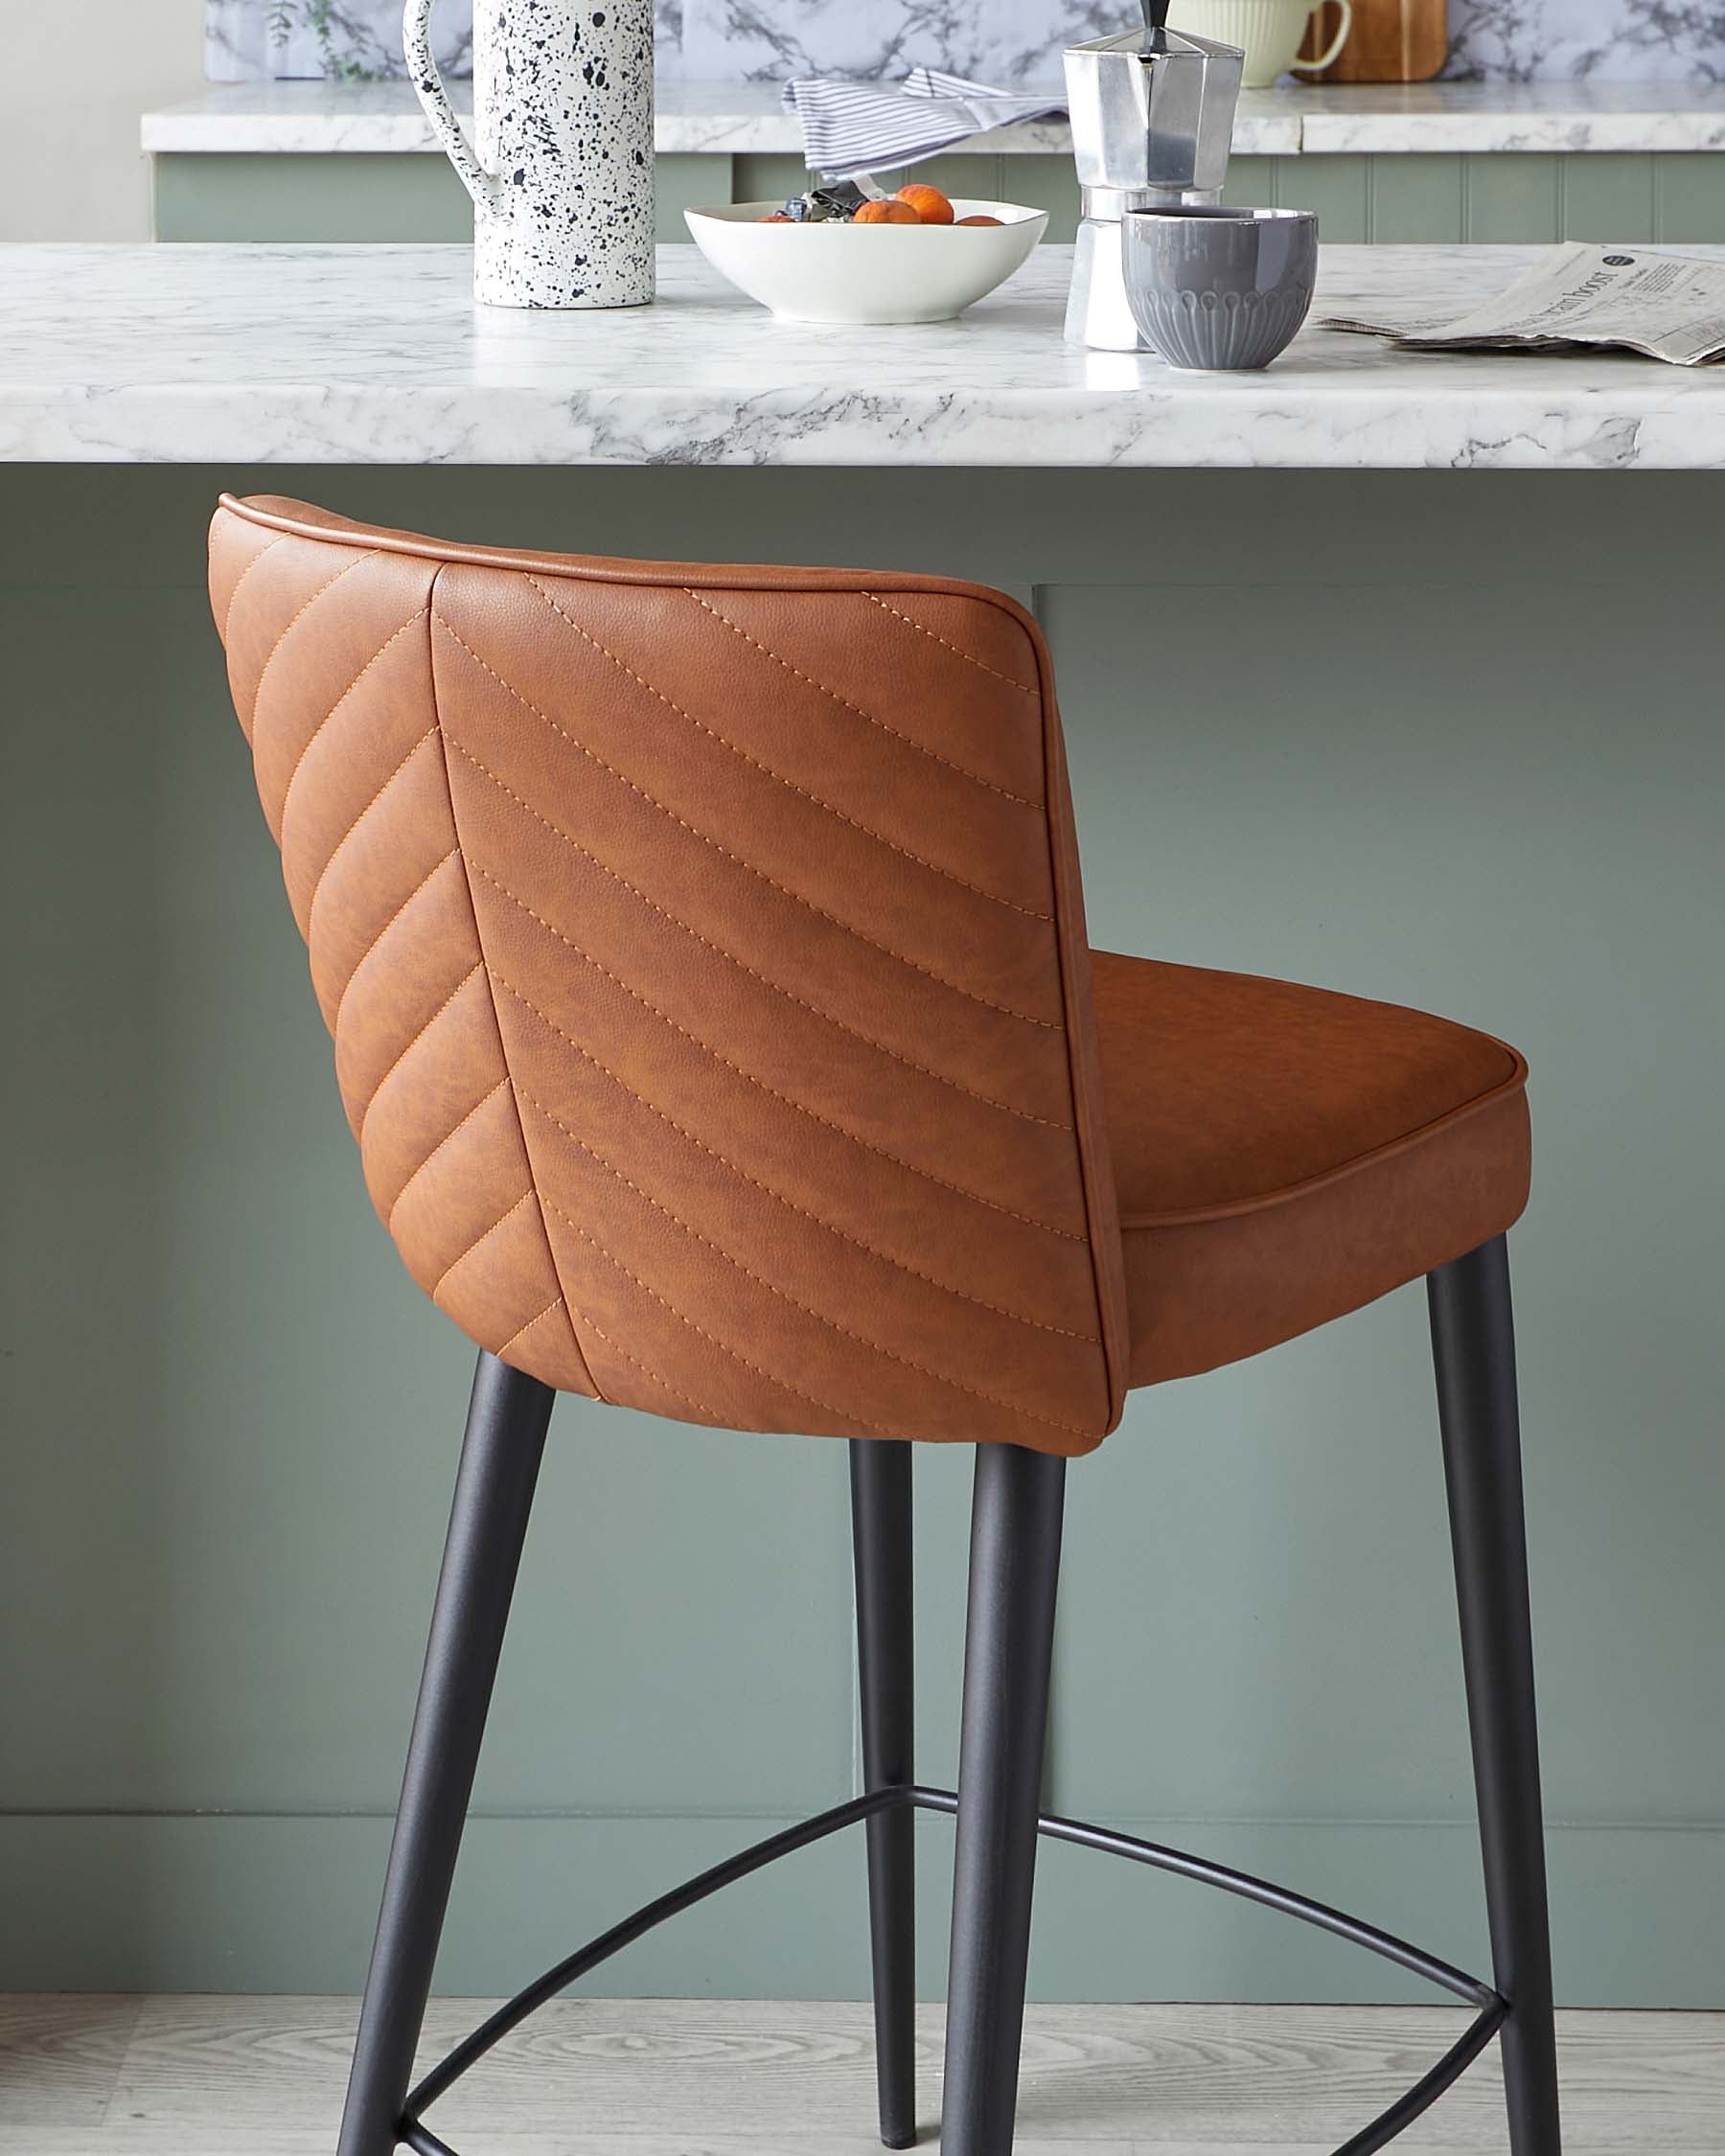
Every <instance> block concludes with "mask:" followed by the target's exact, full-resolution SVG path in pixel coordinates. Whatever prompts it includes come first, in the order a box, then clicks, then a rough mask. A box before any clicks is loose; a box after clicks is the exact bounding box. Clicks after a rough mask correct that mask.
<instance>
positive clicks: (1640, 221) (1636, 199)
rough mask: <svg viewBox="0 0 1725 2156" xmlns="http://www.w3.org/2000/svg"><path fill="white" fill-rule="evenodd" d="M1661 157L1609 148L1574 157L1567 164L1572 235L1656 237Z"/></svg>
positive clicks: (1566, 229) (1566, 231) (1567, 217)
mask: <svg viewBox="0 0 1725 2156" xmlns="http://www.w3.org/2000/svg"><path fill="white" fill-rule="evenodd" d="M1660 162H1661V161H1660V160H1659V159H1658V158H1656V157H1653V156H1651V155H1649V154H1647V153H1645V152H1643V153H1641V154H1640V155H1629V154H1618V153H1614V152H1611V151H1606V152H1604V153H1602V154H1600V155H1598V156H1593V157H1570V158H1566V159H1565V160H1564V166H1563V237H1564V238H1565V239H1566V240H1651V239H1653V238H1654V237H1655V236H1656V228H1655V220H1654V204H1655V185H1656V175H1657V171H1658V167H1659V164H1660Z"/></svg>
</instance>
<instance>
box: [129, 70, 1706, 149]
mask: <svg viewBox="0 0 1725 2156" xmlns="http://www.w3.org/2000/svg"><path fill="white" fill-rule="evenodd" d="M471 88H472V85H471V84H468V83H460V82H458V83H456V84H454V85H453V91H454V95H455V96H456V98H457V100H460V99H461V97H462V95H463V93H464V92H470V93H471ZM655 131H656V137H657V143H658V148H659V149H660V151H661V152H663V153H664V154H666V155H671V154H676V153H679V152H680V153H686V152H690V151H707V152H713V153H718V154H728V153H730V152H733V151H769V150H777V151H800V149H802V136H801V133H800V131H799V130H798V127H797V125H796V122H795V121H794V119H793V118H792V117H791V116H790V115H789V114H788V113H785V112H783V111H781V110H780V108H779V93H778V89H777V86H776V85H775V84H773V83H770V82H661V83H660V84H659V89H658V114H657V126H656V130H655ZM141 139H142V144H143V148H144V149H146V150H147V151H150V152H151V153H161V152H168V151H172V152H174V153H176V154H186V153H189V152H190V153H196V152H199V151H202V152H205V153H208V152H213V151H223V152H227V153H229V154H234V153H241V154H243V153H245V152H248V151H249V152H254V153H263V152H272V153H275V154H278V155H279V154H285V153H286V154H292V153H310V152H317V151H331V150H350V151H353V150H358V151H365V152H369V153H374V154H375V153H378V152H387V151H416V150H420V151H423V150H429V149H432V148H433V147H434V145H433V142H432V138H431V130H430V127H429V126H428V125H427V123H426V120H425V117H424V115H423V114H422V113H421V111H420V108H419V105H418V103H416V102H415V99H414V96H413V92H412V90H411V89H410V87H409V86H408V85H407V84H406V83H405V82H228V83H222V84H219V85H217V86H214V87H212V88H209V89H206V90H204V91H202V92H201V93H200V94H199V95H198V96H196V97H194V98H189V99H187V100H186V101H185V102H184V103H180V104H173V105H168V106H164V107H162V108H161V109H159V110H156V111H153V112H147V113H146V114H145V115H144V118H143V122H142V131H141ZM973 147H974V148H975V149H977V150H979V151H1000V152H1005V153H1009V154H1012V153H1018V154H1023V153H1030V152H1036V151H1050V150H1058V151H1069V150H1070V149H1071V136H1070V133H1069V130H1068V127H1067V125H1066V122H1065V121H1064V120H1054V121H1037V122H1031V123H1028V124H1025V125H1022V126H1014V127H1000V128H997V129H996V130H995V131H994V132H993V133H991V134H987V135H978V136H977V137H976V138H975V143H974V146H973ZM1656 149H1658V150H1702V149H1711V150H1725V86H1721V85H1705V84H1694V83H1685V82H1600V83H1588V82H1573V81H1572V82H1408V83H1384V84H1360V85H1345V84H1336V85H1324V86H1313V85H1290V86H1288V87H1287V88H1284V89H1275V90H1248V91H1246V92H1245V93H1244V94H1243V95H1242V97H1241V100H1240V111H1239V118H1238V121H1237V122H1236V125H1235V127H1234V151H1235V154H1236V155H1239V156H1276V155H1280V156H1293V155H1296V154H1299V153H1300V152H1302V151H1303V152H1304V153H1305V154H1306V155H1308V156H1310V155H1322V154H1325V153H1329V154H1335V153H1338V152H1342V151H1349V150H1351V151H1369V152H1371V153H1372V154H1373V155H1384V154H1392V153H1394V152H1396V151H1420V150H1425V151H1458V150H1468V151H1476V152H1478V151H1489V150H1656Z"/></svg>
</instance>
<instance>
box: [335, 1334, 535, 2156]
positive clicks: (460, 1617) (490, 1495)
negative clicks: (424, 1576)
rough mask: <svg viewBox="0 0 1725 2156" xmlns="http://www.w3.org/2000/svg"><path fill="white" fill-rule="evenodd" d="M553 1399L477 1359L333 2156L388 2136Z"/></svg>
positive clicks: (371, 2154)
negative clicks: (357, 2035) (381, 1900)
mask: <svg viewBox="0 0 1725 2156" xmlns="http://www.w3.org/2000/svg"><path fill="white" fill-rule="evenodd" d="M556 1397H557V1395H556V1394H555V1393H554V1392H553V1391H552V1389H551V1388H550V1387H549V1386H546V1385H541V1384H540V1382H539V1380H538V1379H537V1378H530V1377H523V1376H522V1375H521V1373H520V1372H519V1371H518V1370H512V1369H509V1368H507V1367H506V1366H505V1365H503V1364H501V1363H499V1362H498V1361H497V1360H496V1359H495V1356H491V1355H481V1356H480V1358H479V1366H478V1368H477V1370H475V1372H474V1373H473V1397H472V1406H471V1407H470V1409H469V1410H468V1423H467V1437H466V1440H465V1442H464V1443H463V1446H462V1451H461V1468H460V1472H459V1473H458V1475H457V1477H456V1479H455V1502H454V1505H453V1507H452V1509H451V1511H450V1514H449V1537H448V1540H447V1541H446V1543H445V1545H444V1558H443V1571H442V1572H441V1574H440V1575H439V1578H438V1583H437V1601H436V1604H435V1606H434V1608H433V1610H432V1613H431V1637H430V1640H429V1642H428V1643H427V1645H426V1666H425V1673H424V1675H423V1676H422V1677H421V1679H420V1692H419V1706H418V1708H417V1709H416V1711H415V1713H414V1717H413V1736H412V1739H411V1741H410V1742H409V1744H408V1748H407V1771H406V1774H405V1776H404V1778H403V1783H402V1801H401V1804H400V1806H399V1807H398V1809H397V1812H396V1824H395V1839H394V1841H393V1842H392V1843H391V1845H390V1850H389V1870H388V1873H387V1875H386V1877H385V1880H384V1885H383V1907H382V1910H381V1913H380V1915H379V1918H378V1937H377V1943H376V1944H375V1945H374V1947H373V1948H372V1960H371V1971H370V1974H369V1975H368V1976H367V1978H366V1980H365V2004H364V2006H363V2007H362V2008H361V2010H360V2015H359V2037H358V2042H357V2045H356V2047H355V2051H354V2068H353V2073H352V2075H351V2076H350V2077H349V2080H348V2094H347V2107H346V2109H345V2111H344V2112H343V2114H342V2120H341V2140H340V2143H339V2145H338V2156H390V2151H391V2150H392V2149H393V2148H394V2147H395V2145H396V2125H397V2122H398V2121H399V2120H400V2118H401V2116H402V2106H403V2101H404V2100H405V2099H406V2095H407V2088H408V2083H409V2082H410V2080H411V2078H412V2075H413V2053H414V2047H415V2046H416V2045H417V2043H418V2042H419V2034H420V2027H421V2024H422V2023H423V2022H424V2020H425V2015H426V1999H427V1998H428V1997H429V1996H430V1991H431V1968H432V1963H433V1962H434V1961H435V1960H436V1958H437V1941H438V1936H439V1934H440V1933H441V1932H442V1930H443V1920H444V1911H445V1909H446V1908H447V1906H448V1904H449V1883H450V1881H451V1879H452V1878H453V1877H454V1874H455V1858H456V1853H457V1851H458V1850H459V1848H460V1846H461V1829H462V1826H463V1824H464V1823H465V1821H466V1818H467V1807H468V1799H469V1797H470V1795H471V1794H472V1786H473V1770H474V1767H475V1766H476V1765H477V1763H478V1758H479V1740H480V1738H481V1737H482V1736H483V1735H484V1733H485V1717H486V1712H487V1709H489V1708H490V1706H491V1695H492V1684H493V1680H494V1679H495V1676H496V1672H497V1657H498V1654H499V1653H500V1651H501V1649H502V1645H503V1630H504V1626H505V1625H506V1624H507V1622H508V1620H509V1604H510V1599H511V1596H512V1595H513V1594H514V1592H515V1582H516V1571H517V1567H518V1565H519V1563H520V1556H521V1544H522V1542H523V1540H524V1538H525V1536H526V1533H527V1516H528V1514H529V1512H530V1511H531V1510H532V1507H533V1491H534V1485H535V1483H536V1482H537V1480H538V1479H539V1469H540V1457H541V1456H542V1454H543V1452H544V1446H545V1432H546V1429H547V1428H548V1426H549V1424H550V1420H551V1407H552V1403H553V1401H554V1400H555V1399H556Z"/></svg>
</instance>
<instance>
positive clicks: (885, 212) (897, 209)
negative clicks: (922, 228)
mask: <svg viewBox="0 0 1725 2156" xmlns="http://www.w3.org/2000/svg"><path fill="white" fill-rule="evenodd" d="M851 222H852V224H921V222H922V219H921V218H919V217H918V216H917V214H916V212H915V211H914V210H913V209H912V208H911V207H910V205H909V203H908V202H901V201H900V200H899V198H898V197H897V196H896V195H894V196H893V197H892V199H891V200H890V201H887V202H864V203H863V205H862V208H861V209H860V210H859V211H858V212H857V214H856V216H855V217H854V218H852V219H851Z"/></svg>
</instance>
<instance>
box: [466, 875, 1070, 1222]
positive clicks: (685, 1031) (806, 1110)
mask: <svg viewBox="0 0 1725 2156" xmlns="http://www.w3.org/2000/svg"><path fill="white" fill-rule="evenodd" d="M471 865H472V870H473V873H474V874H475V875H476V876H479V877H482V878H483V879H484V881H485V882H486V883H489V884H491V885H492V886H493V887H494V888H495V889H496V890H499V891H501V892H502V894H503V896H504V897H505V898H506V899H508V900H509V901H510V902H511V904H512V905H514V906H518V907H519V908H520V910H521V911H522V912H523V913H524V914H526V916H527V918H528V919H529V920H530V921H537V922H538V923H539V925H540V928H541V929H544V930H545V931H546V933H547V934H548V935H554V936H555V937H556V938H557V940H558V942H559V943H561V944H563V946H564V947H565V949H567V950H569V951H572V952H574V953H575V955H576V957H578V958H580V959H581V960H583V962H584V963H585V964H586V965H589V966H591V967H592V968H593V970H594V972H595V973H600V974H603V975H605V977H606V979H607V980H609V981H610V982H611V983H612V984H613V985H614V986H615V987H617V988H620V989H621V990H622V991H623V993H624V995H625V996H629V997H632V998H633V999H634V1001H635V1002H637V1003H639V1004H640V1006H641V1008H642V1009H643V1010H645V1011H650V1012H652V1014H653V1016H654V1017H655V1019H659V1020H661V1021H663V1022H664V1023H665V1024H666V1025H668V1026H670V1027H671V1028H672V1030H673V1031H674V1032H676V1033H678V1034H680V1035H681V1036H682V1038H683V1039H684V1040H685V1041H687V1042H689V1043H690V1044H692V1045H693V1046H695V1047H697V1048H699V1049H700V1050H701V1053H702V1054H703V1055H708V1056H711V1057H712V1059H713V1060H714V1062H715V1063H719V1064H722V1065H723V1066H724V1068H725V1069H726V1070H729V1071H732V1072H734V1073H735V1075H736V1076H737V1077H739V1078H741V1079H743V1080H744V1081H745V1082H746V1083H747V1084H748V1085H750V1086H753V1087H755V1088H756V1089H758V1090H759V1091H761V1092H764V1093H766V1094H768V1095H769V1096H770V1098H771V1099H773V1100H776V1101H779V1102H781V1103H782V1104H783V1105H784V1106H785V1107H786V1108H790V1109H794V1110H795V1112H797V1114H799V1115H806V1116H808V1117H809V1119H810V1121H811V1122H815V1123H818V1124H820V1125H821V1127H822V1128H823V1129H824V1130H829V1131H831V1132H833V1133H834V1134H835V1135H837V1136H839V1137H841V1138H844V1139H845V1140H846V1141H847V1142H848V1143H850V1144H851V1145H855V1146H860V1147H862V1150H863V1151H864V1152H867V1153H873V1154H875V1155H877V1156H878V1157H879V1158H881V1159H883V1160H889V1161H890V1162H891V1163H892V1165H893V1166H894V1167H895V1168H906V1169H908V1171H909V1172H910V1174H911V1175H917V1176H923V1177H926V1178H927V1180H928V1181H931V1182H933V1183H936V1184H938V1185H939V1187H940V1188H941V1189H942V1190H949V1191H951V1192H952V1194H953V1195H954V1197H955V1198H970V1199H973V1200H974V1201H975V1202H976V1203H977V1204H978V1205H986V1206H987V1207H988V1208H989V1209H990V1211H992V1212H998V1213H1004V1214H1005V1215H1006V1216H1007V1218H1008V1219H1011V1220H1018V1221H1023V1224H1024V1226H1025V1227H1039V1228H1041V1229H1043V1230H1044V1231H1045V1233H1046V1234H1050V1235H1069V1236H1070V1231H1069V1230H1068V1229H1065V1228H1061V1227H1055V1226H1054V1225H1053V1224H1052V1223H1050V1222H1048V1221H1044V1220H1037V1219H1036V1218H1035V1217H1034V1216H1033V1215H1031V1214H1028V1213H1019V1212H1014V1211H1013V1210H1012V1208H1011V1207H1010V1206H1008V1205H1005V1204H1002V1203H1000V1201H999V1200H998V1199H994V1198H990V1197H988V1196H987V1195H985V1193H983V1192H982V1191H979V1190H971V1189H969V1188H967V1187H966V1186H965V1185H964V1184H963V1183H958V1182H949V1181H946V1180H945V1178H943V1177H941V1176H936V1175H933V1174H931V1171H930V1170H928V1169H927V1168H920V1167H918V1166H917V1164H916V1163H915V1161H913V1160H906V1159H903V1158H901V1157H900V1156H899V1155H898V1154H896V1153H889V1152H888V1151H887V1150H886V1149H885V1147H884V1146H879V1145H875V1144H873V1143H872V1142H871V1141H870V1140H869V1139H867V1138H865V1137H862V1136H859V1135H858V1134H857V1133H856V1132H855V1131H850V1130H846V1129H845V1127H844V1125H843V1124H842V1123H836V1122H834V1121H833V1119H832V1118H831V1116H827V1115H823V1114H821V1112H820V1111H819V1110H818V1109H816V1108H814V1107H812V1106H811V1105H810V1104H809V1103H808V1102H807V1101H803V1100H797V1099H795V1098H794V1097H793V1095H791V1094H790V1093H784V1092H780V1091H778V1090H777V1089H775V1088H774V1087H772V1086H770V1085H769V1084H768V1083H767V1081H766V1080H765V1079H764V1078H761V1077H759V1076H757V1075H756V1073H755V1072H754V1071H752V1070H748V1069H747V1068H745V1067H744V1066H743V1065H742V1064H740V1063H737V1062H735V1061H733V1060H732V1058H731V1057H729V1056H727V1055H726V1054H725V1053H724V1050H723V1049H720V1048H716V1047H714V1045H713V1044H712V1043H711V1042H710V1041H703V1040H702V1039H701V1036H700V1035H699V1034H697V1033H692V1032H691V1031H690V1030H689V1028H688V1027H687V1026H686V1025H679V1024H678V1021H677V1020H676V1019H674V1018H672V1017H671V1016H670V1014H669V1013H668V1012H666V1011H662V1010H661V1009H660V1008H659V1006H658V1005H657V1004H656V1003H655V1002H652V1001H650V1000H649V998H647V997H645V996H643V995H642V994H641V992H640V991H639V990H638V989H635V988H632V987H631V986H630V985H629V983H628V981H626V980H625V979H623V977H622V976H621V975H619V974H614V973H612V972H611V970H610V968H609V966H605V965H602V964H601V963H600V961H599V960H598V959H597V958H595V957H594V956H593V955H592V953H591V952H587V951H583V950H582V948H581V946H580V945H579V944H578V943H575V942H572V941H571V939H570V938H569V937H568V936H566V935H564V934H563V930H562V929H559V928H557V927H556V926H555V925H554V924H553V923H551V922H549V921H547V920H546V919H545V917H544V915H543V914H541V913H536V912H535V911H534V909H533V908H532V906H529V905H528V904H527V903H526V901H525V900H524V899H520V898H517V896H516V894H515V892H514V891H512V890H511V889H510V888H509V886H508V884H506V883H502V882H501V881H500V880H499V879H498V878H497V877H495V876H494V875H493V874H492V873H491V871H490V870H489V869H487V868H485V867H483V866H481V865H480V864H479V863H478V862H473V863H472V864H471ZM1070 1239H1071V1240H1073V1241H1076V1242H1082V1241H1083V1240H1084V1238H1083V1237H1082V1236H1070Z"/></svg>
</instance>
